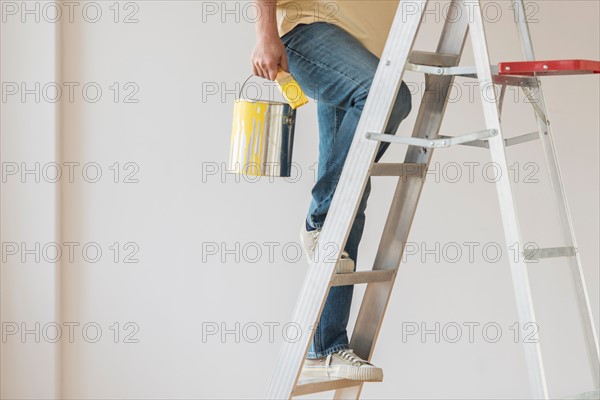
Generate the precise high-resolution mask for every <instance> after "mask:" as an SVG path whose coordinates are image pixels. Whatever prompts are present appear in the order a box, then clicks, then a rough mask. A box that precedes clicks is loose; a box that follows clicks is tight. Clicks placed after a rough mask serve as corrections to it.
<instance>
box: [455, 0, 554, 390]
mask: <svg viewBox="0 0 600 400" xmlns="http://www.w3.org/2000/svg"><path fill="white" fill-rule="evenodd" d="M464 5H465V6H466V10H467V13H468V14H469V15H470V18H469V26H470V31H471V35H470V36H471V43H472V45H473V53H474V56H475V64H476V66H477V75H478V77H479V89H480V93H481V99H482V107H483V111H484V117H485V123H486V127H487V128H488V129H496V130H498V132H499V134H498V135H497V136H494V137H492V138H490V139H489V145H490V154H491V158H492V161H493V162H495V163H496V165H498V166H499V167H500V169H501V171H500V172H501V176H500V179H499V180H498V182H497V183H496V189H497V192H498V200H499V204H500V213H501V217H502V225H503V226H504V237H505V240H506V245H507V248H510V247H511V246H514V245H515V244H516V245H517V246H519V248H521V247H522V245H523V243H522V240H521V233H520V229H519V221H518V218H517V209H516V204H515V200H514V195H513V192H512V188H511V182H510V178H509V176H510V175H509V169H508V161H507V158H506V148H505V146H504V139H503V136H502V131H501V127H500V118H499V115H498V108H497V99H496V93H495V90H494V85H493V78H492V72H491V69H490V64H489V62H490V61H489V54H488V50H487V44H486V43H487V42H486V37H485V30H484V27H483V17H482V13H481V6H480V3H479V0H464ZM486 99H487V100H486ZM490 99H493V101H490ZM509 260H510V269H511V274H512V280H513V286H514V291H515V297H516V301H517V309H518V314H519V320H520V322H521V326H523V324H525V323H535V321H536V319H535V312H534V309H533V301H532V297H531V288H530V285H529V276H528V271H527V266H526V264H525V262H524V259H523V257H517V259H515V258H514V257H509ZM524 350H525V359H526V361H527V367H528V368H527V369H528V373H529V381H530V385H531V390H532V395H533V396H534V397H535V398H544V399H547V398H548V389H547V384H546V377H545V373H544V365H543V361H542V354H541V349H540V344H539V342H536V343H524Z"/></svg>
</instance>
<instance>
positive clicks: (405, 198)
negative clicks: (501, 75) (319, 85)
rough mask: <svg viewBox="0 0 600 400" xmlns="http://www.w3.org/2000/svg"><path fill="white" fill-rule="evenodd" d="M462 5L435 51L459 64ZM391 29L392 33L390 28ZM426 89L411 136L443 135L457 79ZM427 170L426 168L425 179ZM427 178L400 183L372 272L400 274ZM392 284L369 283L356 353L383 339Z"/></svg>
mask: <svg viewBox="0 0 600 400" xmlns="http://www.w3.org/2000/svg"><path fill="white" fill-rule="evenodd" d="M459 2H460V0H452V3H451V4H452V5H453V6H454V7H452V6H450V7H449V12H451V13H453V14H450V15H449V16H448V18H446V22H445V24H444V28H443V30H442V34H441V37H440V41H439V43H438V48H437V52H438V53H446V54H451V55H452V56H453V57H454V62H455V63H456V64H458V63H459V61H460V55H461V54H462V50H463V47H464V44H465V41H466V37H467V32H468V21H467V19H466V17H463V16H464V15H465V14H464V13H461V14H457V13H458V12H460V11H459V9H458V4H459ZM392 29H393V28H392ZM426 79H427V86H428V87H432V88H438V89H439V90H440V92H439V93H433V92H431V93H430V92H429V91H427V90H426V91H425V95H424V96H425V97H424V98H423V100H422V102H421V107H420V108H419V114H418V116H417V120H416V123H415V127H414V129H413V134H412V136H413V137H420V138H425V137H426V136H428V135H431V134H432V133H433V134H437V133H439V130H440V127H441V125H442V120H443V116H444V113H445V110H446V107H447V105H448V103H447V101H446V98H447V96H448V94H449V92H450V89H451V87H452V83H453V81H454V76H451V75H438V76H426ZM440 94H442V95H440ZM432 155H433V150H428V149H423V148H421V147H417V146H409V147H408V150H407V152H406V156H405V162H407V163H409V162H415V163H419V164H421V163H423V164H426V166H428V164H429V162H430V160H431V157H432ZM426 171H427V167H425V168H424V171H423V176H425V174H426ZM423 183H424V182H423V179H418V178H417V177H414V176H411V177H409V179H404V180H400V181H399V182H398V184H397V186H396V191H395V194H394V197H393V199H392V204H391V206H390V213H389V214H388V218H387V220H386V223H385V227H384V230H383V233H382V237H381V241H380V244H379V248H378V251H377V255H376V258H375V262H374V266H375V267H374V268H381V269H384V268H386V269H398V268H399V265H400V263H401V261H402V254H403V252H404V243H406V241H407V239H408V234H409V231H410V225H411V223H412V219H413V217H414V214H415V212H416V207H417V202H418V199H419V197H420V193H421V190H422V187H423ZM393 283H394V282H393V281H392V282H389V283H378V284H369V285H368V286H367V288H366V290H365V294H364V297H363V301H362V304H361V307H360V311H359V313H358V317H357V320H356V324H355V326H354V331H353V333H352V338H351V341H350V347H351V348H352V349H354V351H355V352H356V354H358V355H359V356H361V357H363V358H365V359H367V360H370V359H371V356H372V355H373V350H374V347H375V344H376V342H377V338H378V336H379V332H380V329H381V325H382V322H383V317H384V315H385V311H386V308H387V305H388V302H389V298H390V296H391V292H392V289H393ZM362 386H363V385H362V384H361V385H360V386H353V387H348V388H343V389H338V390H336V392H335V396H334V398H335V399H350V398H356V399H358V398H359V396H360V393H361V391H362Z"/></svg>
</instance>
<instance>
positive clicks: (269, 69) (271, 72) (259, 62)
mask: <svg viewBox="0 0 600 400" xmlns="http://www.w3.org/2000/svg"><path fill="white" fill-rule="evenodd" d="M278 67H281V69H283V70H284V71H286V72H287V71H288V65H287V55H286V54H285V47H284V46H283V42H282V41H281V39H280V38H279V35H276V36H274V37H273V36H267V37H263V38H259V39H258V41H257V43H256V46H255V47H254V51H253V52H252V72H253V73H254V75H257V76H260V77H262V78H265V79H270V80H272V81H274V80H275V77H276V76H277V69H278Z"/></svg>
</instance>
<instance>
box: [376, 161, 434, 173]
mask: <svg viewBox="0 0 600 400" xmlns="http://www.w3.org/2000/svg"><path fill="white" fill-rule="evenodd" d="M426 167H427V164H419V163H375V164H373V168H371V176H410V175H423V173H424V172H425V168H426Z"/></svg>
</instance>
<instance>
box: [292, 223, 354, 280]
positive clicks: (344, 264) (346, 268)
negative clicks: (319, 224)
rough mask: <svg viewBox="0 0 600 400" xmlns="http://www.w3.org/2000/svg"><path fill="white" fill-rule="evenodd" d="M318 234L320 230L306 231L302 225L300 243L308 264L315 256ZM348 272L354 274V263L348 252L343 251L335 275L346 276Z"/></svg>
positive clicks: (304, 225) (304, 224)
mask: <svg viewBox="0 0 600 400" xmlns="http://www.w3.org/2000/svg"><path fill="white" fill-rule="evenodd" d="M320 234H321V230H320V229H316V230H314V231H308V230H306V222H303V223H302V230H301V231H300V241H301V242H302V247H304V253H305V254H306V258H307V260H308V262H309V264H310V263H312V262H313V259H314V256H315V249H316V248H317V241H318V240H319V235H320ZM325 256H327V255H325ZM350 272H354V261H352V260H351V259H350V255H349V254H348V252H346V251H343V252H342V255H341V256H340V259H339V260H338V262H337V264H336V265H335V273H336V274H347V273H350Z"/></svg>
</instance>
